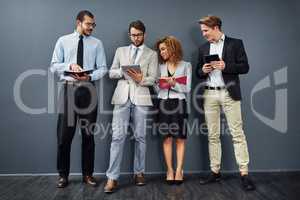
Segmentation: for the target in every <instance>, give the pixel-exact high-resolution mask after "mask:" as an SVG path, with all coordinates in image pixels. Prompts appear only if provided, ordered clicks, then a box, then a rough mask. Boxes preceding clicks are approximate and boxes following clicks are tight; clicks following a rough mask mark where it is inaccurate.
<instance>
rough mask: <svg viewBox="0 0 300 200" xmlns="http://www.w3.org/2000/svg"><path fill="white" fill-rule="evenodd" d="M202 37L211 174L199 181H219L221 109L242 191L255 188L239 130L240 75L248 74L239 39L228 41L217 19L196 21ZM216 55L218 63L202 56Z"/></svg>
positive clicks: (201, 66)
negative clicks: (230, 137)
mask: <svg viewBox="0 0 300 200" xmlns="http://www.w3.org/2000/svg"><path fill="white" fill-rule="evenodd" d="M199 24H200V28H201V32H202V34H203V37H204V38H205V39H206V40H207V41H208V42H206V43H205V44H204V45H202V46H201V47H200V48H199V64H198V69H197V74H198V78H199V79H200V84H202V85H203V86H204V87H202V90H200V92H201V95H203V100H204V101H203V109H204V114H205V120H206V123H207V127H208V142H209V158H210V168H211V171H212V172H211V174H210V175H209V176H208V177H207V178H205V179H202V180H201V181H200V183H202V184H207V183H213V182H217V181H219V180H220V179H221V173H220V168H221V154H222V150H221V142H220V108H221V107H222V109H223V112H224V113H225V116H226V119H227V123H228V127H229V129H230V133H231V135H232V140H233V146H234V152H235V157H236V161H237V164H238V166H239V170H240V174H241V183H242V186H243V188H244V189H245V190H253V189H255V186H254V184H253V182H252V181H251V179H250V178H249V177H248V164H249V153H248V147H247V141H246V137H245V134H244V131H243V127H242V124H243V122H242V116H241V99H242V97H241V88H240V80H239V74H246V73H248V71H249V65H248V59H247V55H246V52H245V49H244V45H243V42H242V40H239V39H234V38H230V37H227V36H225V35H224V33H223V32H222V30H221V26H222V21H221V19H220V18H219V17H217V16H206V17H204V18H202V19H200V20H199ZM212 54H217V55H218V57H219V60H213V61H209V62H208V61H206V60H205V55H212Z"/></svg>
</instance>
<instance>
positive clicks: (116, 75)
mask: <svg viewBox="0 0 300 200" xmlns="http://www.w3.org/2000/svg"><path fill="white" fill-rule="evenodd" d="M129 64H132V61H131V59H130V46H125V47H119V48H118V49H117V50H116V53H115V57H114V60H113V64H112V66H111V68H110V71H109V77H110V78H111V79H120V80H119V81H118V84H117V87H116V89H115V91H114V94H113V97H112V101H111V103H112V104H125V103H126V102H127V100H128V98H130V100H131V102H132V103H133V104H135V105H141V106H151V105H153V103H152V100H151V96H150V91H149V88H148V86H153V85H154V83H155V81H156V79H157V72H158V58H157V53H156V52H155V51H153V50H152V49H150V48H148V47H147V46H144V49H143V52H142V54H141V56H140V58H139V60H138V61H137V63H136V64H139V65H140V67H141V71H142V73H143V80H142V81H141V82H140V83H136V82H135V81H133V80H132V79H131V78H130V77H129V76H128V75H127V74H126V73H125V72H123V71H122V69H121V66H123V65H129Z"/></svg>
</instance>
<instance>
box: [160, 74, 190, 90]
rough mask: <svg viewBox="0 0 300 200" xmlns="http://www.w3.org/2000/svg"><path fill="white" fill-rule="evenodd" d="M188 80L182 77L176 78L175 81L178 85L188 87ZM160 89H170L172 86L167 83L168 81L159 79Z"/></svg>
mask: <svg viewBox="0 0 300 200" xmlns="http://www.w3.org/2000/svg"><path fill="white" fill-rule="evenodd" d="M186 80H187V77H186V76H180V77H177V78H175V81H176V82H177V83H179V84H183V85H186ZM159 87H160V88H161V89H170V88H171V85H170V84H169V83H168V82H167V80H166V79H163V78H160V79H159Z"/></svg>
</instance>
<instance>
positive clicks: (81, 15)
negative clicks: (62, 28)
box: [76, 10, 94, 22]
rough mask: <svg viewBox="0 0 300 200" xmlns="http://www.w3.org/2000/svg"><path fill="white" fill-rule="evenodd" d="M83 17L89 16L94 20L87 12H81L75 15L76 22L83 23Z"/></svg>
mask: <svg viewBox="0 0 300 200" xmlns="http://www.w3.org/2000/svg"><path fill="white" fill-rule="evenodd" d="M84 16H89V17H90V18H93V19H94V15H93V14H92V13H91V12H90V11H88V10H82V11H80V12H79V13H78V14H77V17H76V20H79V21H81V22H83V20H84Z"/></svg>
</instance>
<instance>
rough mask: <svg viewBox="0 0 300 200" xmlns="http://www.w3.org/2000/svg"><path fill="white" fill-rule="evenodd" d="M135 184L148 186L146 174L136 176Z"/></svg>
mask: <svg viewBox="0 0 300 200" xmlns="http://www.w3.org/2000/svg"><path fill="white" fill-rule="evenodd" d="M134 183H135V185H137V186H143V185H146V180H145V177H144V174H143V173H139V174H135V175H134Z"/></svg>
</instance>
